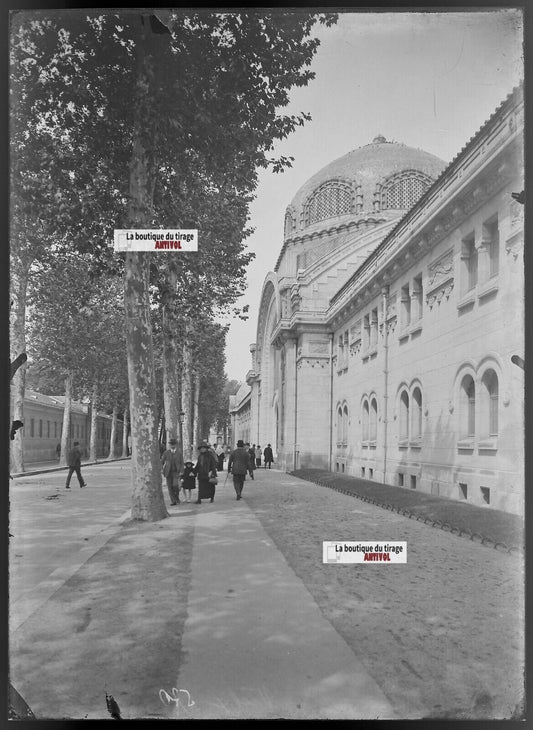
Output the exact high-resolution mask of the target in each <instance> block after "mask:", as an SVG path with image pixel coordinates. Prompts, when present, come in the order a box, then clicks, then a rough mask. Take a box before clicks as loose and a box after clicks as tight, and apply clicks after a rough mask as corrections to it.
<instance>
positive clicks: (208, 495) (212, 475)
mask: <svg viewBox="0 0 533 730" xmlns="http://www.w3.org/2000/svg"><path fill="white" fill-rule="evenodd" d="M198 450H199V452H200V453H199V455H198V461H197V462H196V466H195V467H194V471H195V474H196V476H197V477H198V499H197V500H196V504H202V499H210V500H211V502H214V500H215V487H216V479H217V460H216V457H215V455H214V453H213V449H211V447H210V446H209V444H208V443H207V441H202V443H201V444H200V446H199V447H198Z"/></svg>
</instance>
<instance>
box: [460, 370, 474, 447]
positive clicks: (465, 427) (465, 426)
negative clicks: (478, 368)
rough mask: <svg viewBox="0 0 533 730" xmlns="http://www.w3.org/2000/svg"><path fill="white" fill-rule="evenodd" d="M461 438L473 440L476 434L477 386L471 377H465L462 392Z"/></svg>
mask: <svg viewBox="0 0 533 730" xmlns="http://www.w3.org/2000/svg"><path fill="white" fill-rule="evenodd" d="M460 401H461V403H460V405H461V411H460V417H461V437H462V438H471V437H473V436H474V435H475V433H476V386H475V383H474V379H473V378H472V376H471V375H465V377H464V378H463V380H462V382H461V392H460Z"/></svg>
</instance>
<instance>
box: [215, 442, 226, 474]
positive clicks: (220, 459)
mask: <svg viewBox="0 0 533 730" xmlns="http://www.w3.org/2000/svg"><path fill="white" fill-rule="evenodd" d="M215 453H216V455H217V460H218V464H217V469H218V471H224V447H223V446H222V444H219V445H218V446H217V447H216V449H215Z"/></svg>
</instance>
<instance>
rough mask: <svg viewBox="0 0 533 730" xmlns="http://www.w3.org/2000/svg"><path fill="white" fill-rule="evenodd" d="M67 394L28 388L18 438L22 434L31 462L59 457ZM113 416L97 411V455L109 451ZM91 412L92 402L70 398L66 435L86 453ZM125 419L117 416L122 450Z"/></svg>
mask: <svg viewBox="0 0 533 730" xmlns="http://www.w3.org/2000/svg"><path fill="white" fill-rule="evenodd" d="M64 408H65V396H64V395H57V396H50V395H43V394H42V393H38V392H37V391H35V390H30V389H28V388H27V389H26V391H25V395H24V427H23V428H21V429H20V430H19V431H17V435H16V436H15V438H22V444H23V454H24V463H25V464H26V465H31V464H32V463H35V462H40V461H54V460H56V459H57V452H56V449H57V445H58V443H60V441H61V437H62V434H63V411H64ZM12 414H13V397H12V396H11V403H10V415H11V420H12ZM111 421H112V418H111V416H108V415H107V414H105V413H98V415H97V418H96V456H97V458H106V457H107V456H108V455H109V441H110V437H111ZM90 427H91V416H90V412H89V406H88V405H87V404H86V403H80V402H78V401H72V402H71V411H70V426H69V429H70V432H69V434H68V436H67V443H68V445H69V447H70V446H71V445H72V444H73V442H74V441H78V442H79V444H80V447H81V449H82V453H83V455H84V456H88V455H89V439H90ZM122 433H123V423H122V421H121V420H118V419H117V432H116V435H115V444H114V447H115V451H116V452H121V451H122Z"/></svg>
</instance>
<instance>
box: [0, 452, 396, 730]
mask: <svg viewBox="0 0 533 730" xmlns="http://www.w3.org/2000/svg"><path fill="white" fill-rule="evenodd" d="M83 475H84V478H85V479H86V481H87V484H88V486H87V488H84V489H80V488H79V487H78V485H77V483H76V481H74V482H71V489H70V490H66V489H65V488H64V480H65V472H63V473H62V472H50V473H40V474H35V475H31V474H26V475H24V476H22V477H20V478H16V479H14V480H12V481H11V482H10V485H11V489H10V522H9V529H10V533H11V535H12V537H11V538H10V556H9V559H10V617H9V618H10V681H11V683H12V684H13V685H14V687H15V688H16V690H17V691H18V692H20V694H21V695H22V696H23V697H24V699H25V700H26V702H27V703H28V705H29V706H30V708H31V709H32V711H33V713H34V714H35V716H36V717H37V719H66V718H70V719H76V718H80V719H107V718H109V717H110V716H109V714H108V711H107V708H106V705H105V694H106V693H110V694H112V695H113V696H114V698H115V699H116V701H117V702H118V705H119V707H120V710H121V713H122V718H123V719H139V718H158V719H176V718H180V719H184V718H191V719H200V718H211V719H230V718H232V719H243V718H255V719H270V718H291V719H297V718H299V719H327V718H329V719H376V718H379V719H386V718H393V717H394V716H395V714H394V709H393V708H392V707H391V705H390V703H389V701H388V700H387V698H386V696H385V694H384V693H383V690H382V688H380V687H379V686H378V684H377V683H376V682H375V680H374V679H373V678H372V677H371V676H370V675H369V674H368V672H367V671H366V670H365V668H364V667H363V664H362V663H361V659H360V657H358V656H357V655H356V653H354V651H352V649H351V648H350V647H349V646H348V645H347V643H346V642H345V641H344V639H343V638H342V637H341V636H340V635H339V634H338V633H337V632H336V631H335V629H334V628H333V626H332V625H331V623H330V622H329V621H327V620H326V619H325V618H324V616H323V614H322V613H321V611H320V609H319V608H318V606H317V604H316V602H315V601H314V599H313V598H312V596H311V594H310V593H309V592H308V591H307V589H306V587H305V585H304V584H303V582H302V581H301V580H300V579H299V578H298V577H297V576H296V574H295V573H294V572H293V570H292V569H291V568H290V567H289V565H288V563H287V562H286V560H285V558H284V557H283V555H282V553H281V552H280V551H279V550H278V548H277V547H276V546H275V544H274V543H273V541H272V540H271V539H270V538H269V536H268V534H267V533H266V532H265V530H264V529H263V527H262V526H261V523H260V522H259V520H258V519H257V517H256V516H255V515H254V513H253V512H252V510H251V509H250V508H249V506H248V505H247V504H246V497H245V498H244V499H243V500H241V501H240V502H237V501H236V500H235V495H234V492H233V488H232V486H231V478H230V480H228V482H227V484H226V486H222V484H223V481H224V479H223V478H222V479H221V485H220V486H219V487H218V488H217V495H216V500H215V502H214V503H213V504H211V503H209V502H205V501H204V502H203V503H202V504H201V505H196V504H193V503H191V504H188V503H182V504H181V505H177V506H175V507H169V513H170V517H169V519H165V520H162V521H160V522H158V523H151V524H147V523H136V522H132V521H131V520H129V519H128V518H129V500H130V491H131V488H130V468H129V462H127V461H118V462H114V463H106V464H99V465H97V466H90V465H85V466H84V467H83ZM289 479H290V476H289V475H285V474H282V473H281V472H276V471H274V470H272V471H271V472H269V473H268V474H267V473H266V472H265V471H263V472H260V473H258V472H256V480H255V482H254V483H252V482H249V481H248V482H247V485H249V486H248V489H251V488H252V484H253V486H254V488H260V487H261V486H265V484H267V483H268V482H269V481H270V480H276V481H283V480H289ZM245 492H246V490H245ZM165 499H166V500H167V504H168V495H167V494H166V489H165ZM181 605H183V606H184V610H181V609H180V606H181Z"/></svg>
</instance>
